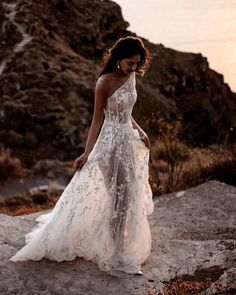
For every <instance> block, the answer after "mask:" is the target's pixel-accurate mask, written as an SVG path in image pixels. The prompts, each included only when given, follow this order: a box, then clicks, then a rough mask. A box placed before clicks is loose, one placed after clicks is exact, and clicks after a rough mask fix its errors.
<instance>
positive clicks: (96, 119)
mask: <svg viewBox="0 0 236 295" xmlns="http://www.w3.org/2000/svg"><path fill="white" fill-rule="evenodd" d="M106 100H107V84H106V82H105V80H104V79H98V81H97V83H96V87H95V103H94V110H93V118H92V123H91V126H90V129H89V133H88V137H87V141H86V145H85V150H84V153H83V154H82V155H81V156H80V157H78V158H77V159H76V160H75V161H74V164H73V167H74V168H75V169H81V168H82V167H83V165H84V164H85V163H86V161H87V158H88V155H89V154H90V152H91V150H92V149H93V146H94V145H95V143H96V140H97V137H98V133H99V130H100V128H101V125H102V123H103V120H104V111H103V109H104V108H105V105H106Z"/></svg>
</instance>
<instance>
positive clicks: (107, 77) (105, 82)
mask: <svg viewBox="0 0 236 295" xmlns="http://www.w3.org/2000/svg"><path fill="white" fill-rule="evenodd" d="M111 77H112V76H111V74H110V73H106V74H103V75H102V76H100V77H99V78H98V80H97V83H96V87H98V88H100V87H102V88H105V89H108V88H109V87H110V82H111Z"/></svg>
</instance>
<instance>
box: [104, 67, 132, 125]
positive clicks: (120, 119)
mask: <svg viewBox="0 0 236 295" xmlns="http://www.w3.org/2000/svg"><path fill="white" fill-rule="evenodd" d="M136 100H137V91H136V88H135V72H132V73H131V74H130V76H129V78H128V79H127V80H126V82H125V83H124V84H122V85H121V86H120V87H119V88H117V89H116V90H115V92H114V93H113V94H112V95H111V96H110V97H108V99H107V103H106V107H105V109H104V113H105V119H106V121H112V122H117V123H128V122H129V121H131V114H132V109H133V106H134V104H135V102H136Z"/></svg>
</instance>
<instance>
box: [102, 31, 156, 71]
mask: <svg viewBox="0 0 236 295" xmlns="http://www.w3.org/2000/svg"><path fill="white" fill-rule="evenodd" d="M136 54H140V56H141V59H140V62H139V63H138V65H137V69H136V73H138V74H140V75H141V76H143V75H144V73H145V72H146V70H147V68H148V66H149V64H150V61H151V59H152V54H151V52H150V51H149V50H148V49H146V48H145V46H144V43H143V41H142V40H141V39H140V38H138V37H133V36H127V37H123V38H120V39H118V40H117V41H116V42H115V44H114V45H113V46H112V47H111V48H110V49H108V50H106V51H105V53H104V55H103V61H102V70H101V71H100V74H99V77H100V76H102V75H103V74H105V73H110V72H112V71H114V70H115V69H116V68H117V61H118V60H122V59H124V58H129V57H131V56H133V55H136Z"/></svg>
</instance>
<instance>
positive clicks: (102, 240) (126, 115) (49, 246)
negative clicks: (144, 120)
mask: <svg viewBox="0 0 236 295" xmlns="http://www.w3.org/2000/svg"><path fill="white" fill-rule="evenodd" d="M136 99H137V93H136V88H135V73H132V74H130V76H129V78H128V80H127V81H126V82H125V83H124V84H123V85H122V86H121V87H119V88H118V89H117V90H116V91H115V92H114V93H113V94H112V96H110V97H109V98H108V100H107V105H106V108H105V109H104V113H105V119H104V122H103V125H102V128H101V130H100V133H99V136H98V138H97V141H96V144H95V145H94V147H93V149H92V151H91V153H90V154H89V157H88V160H87V162H86V163H85V165H84V166H83V168H82V169H81V170H79V171H77V172H76V173H75V174H74V176H73V177H72V179H71V181H70V182H69V184H68V185H67V187H66V188H65V190H64V191H63V193H62V195H61V196H60V198H59V200H58V201H57V203H56V205H55V207H54V208H53V210H52V211H51V212H50V213H47V214H43V215H41V216H40V217H38V218H37V219H36V221H37V222H38V223H37V225H36V226H35V227H34V228H33V229H32V231H31V232H30V233H28V234H26V236H25V246H24V247H23V248H21V249H20V250H19V251H18V252H17V253H16V254H15V255H14V256H13V257H11V258H10V260H11V261H24V260H40V259H42V258H43V257H45V258H47V259H49V260H52V261H57V262H61V261H63V260H70V261H71V260H73V259H75V258H76V256H79V257H83V258H84V259H85V260H92V261H94V262H95V263H97V264H98V267H99V269H101V270H103V271H109V270H117V271H124V272H126V273H135V272H136V271H137V270H140V269H141V265H142V264H143V262H144V261H145V260H146V259H147V257H148V256H149V255H150V251H151V233H150V228H149V223H148V219H147V215H149V214H151V213H152V212H153V209H154V204H153V200H152V191H151V188H150V184H149V180H148V177H149V173H148V161H149V149H148V148H147V147H146V146H145V144H144V143H143V142H142V141H141V139H140V137H139V134H138V131H137V130H136V129H133V127H132V122H131V113H132V109H133V106H134V104H135V102H136Z"/></svg>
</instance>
